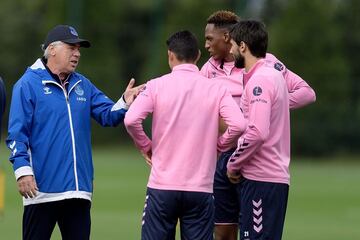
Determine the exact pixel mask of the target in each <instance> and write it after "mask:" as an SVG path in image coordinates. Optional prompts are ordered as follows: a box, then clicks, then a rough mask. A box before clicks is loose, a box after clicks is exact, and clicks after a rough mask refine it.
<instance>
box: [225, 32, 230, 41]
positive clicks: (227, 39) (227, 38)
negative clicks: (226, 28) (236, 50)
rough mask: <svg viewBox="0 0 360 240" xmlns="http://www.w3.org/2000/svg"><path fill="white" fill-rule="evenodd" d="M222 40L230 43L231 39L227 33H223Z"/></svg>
mask: <svg viewBox="0 0 360 240" xmlns="http://www.w3.org/2000/svg"><path fill="white" fill-rule="evenodd" d="M224 40H225V42H230V40H231V38H230V34H229V32H224Z"/></svg>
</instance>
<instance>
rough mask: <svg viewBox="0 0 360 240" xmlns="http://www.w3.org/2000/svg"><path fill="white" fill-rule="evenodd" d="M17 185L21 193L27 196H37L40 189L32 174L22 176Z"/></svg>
mask: <svg viewBox="0 0 360 240" xmlns="http://www.w3.org/2000/svg"><path fill="white" fill-rule="evenodd" d="M17 185H18V190H19V193H20V195H21V196H24V197H25V198H34V197H36V194H37V191H38V190H39V189H38V187H37V186H36V182H35V179H34V176H32V175H28V176H22V177H20V178H19V179H18V180H17Z"/></svg>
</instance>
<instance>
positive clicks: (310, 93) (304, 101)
mask: <svg viewBox="0 0 360 240" xmlns="http://www.w3.org/2000/svg"><path fill="white" fill-rule="evenodd" d="M265 60H266V62H267V63H268V64H269V65H270V66H271V65H272V66H273V68H275V69H276V70H278V71H280V72H281V73H282V74H283V76H284V78H285V81H286V85H287V88H288V92H289V100H290V101H289V106H290V109H296V108H300V107H303V106H306V105H308V104H310V103H312V102H315V100H316V96H315V92H314V90H313V89H312V88H311V87H310V86H309V85H308V84H307V83H306V82H305V81H304V80H303V79H302V78H301V77H299V76H298V75H296V74H295V73H293V72H292V71H290V70H289V69H286V67H285V65H284V64H283V63H281V62H280V61H279V60H278V59H277V58H276V57H275V56H274V55H272V54H270V53H267V54H266V57H265ZM220 65H221V63H220V61H216V60H214V58H212V57H211V58H210V59H209V60H208V61H207V62H206V63H205V64H204V66H203V67H202V68H201V73H202V74H203V75H204V76H205V77H207V78H214V79H216V80H218V81H219V82H221V84H223V85H224V86H226V87H227V88H228V89H229V91H230V93H231V95H232V96H233V97H234V100H235V101H236V102H237V103H238V104H240V97H241V94H242V91H243V80H242V78H243V77H242V71H241V70H242V69H239V68H236V67H235V66H234V62H225V63H224V64H223V68H221V66H220Z"/></svg>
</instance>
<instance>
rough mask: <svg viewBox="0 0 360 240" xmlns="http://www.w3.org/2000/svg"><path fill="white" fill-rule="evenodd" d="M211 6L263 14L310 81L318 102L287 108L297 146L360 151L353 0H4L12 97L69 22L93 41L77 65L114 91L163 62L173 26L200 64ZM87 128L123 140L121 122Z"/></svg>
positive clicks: (310, 150)
mask: <svg viewBox="0 0 360 240" xmlns="http://www.w3.org/2000/svg"><path fill="white" fill-rule="evenodd" d="M217 10H231V11H234V12H236V13H237V14H239V15H240V16H241V17H243V18H261V19H263V20H264V21H265V23H266V25H267V26H268V30H269V32H270V51H271V52H272V53H274V54H275V55H276V56H277V57H278V58H279V59H280V60H281V61H283V62H284V63H285V64H286V65H287V67H288V68H289V69H291V70H293V71H294V72H296V73H298V74H299V75H301V76H302V77H303V78H304V79H305V80H306V81H307V82H308V83H309V84H310V85H311V86H312V87H313V88H314V89H315V91H316V93H317V102H316V103H315V104H314V105H312V106H309V107H306V108H304V109H301V110H297V111H293V112H292V138H293V139H292V140H293V144H292V149H293V152H294V153H295V154H333V153H335V152H341V151H346V152H351V151H356V152H359V151H360V150H359V148H358V147H357V145H358V144H357V143H358V140H359V135H360V128H359V126H358V122H359V120H360V93H359V91H360V81H359V80H358V79H359V78H360V68H358V67H357V59H359V57H360V56H359V54H360V32H359V31H357V29H359V27H360V15H359V14H358V13H359V12H360V1H357V0H342V1H339V0H330V1H322V0H293V1H287V0H267V1H265V0H241V1H239V0H199V1H193V0H180V1H179V0H152V1H149V0H135V1H125V0H120V1H119V0H104V1H96V0H86V1H84V0H77V1H75V2H74V1H70V0H67V1H63V0H52V1H46V0H32V1H25V0H1V2H0V29H1V38H0V45H1V46H2V49H1V55H0V56H1V58H0V75H2V76H3V77H4V79H6V86H7V88H8V89H7V90H8V93H9V94H8V97H10V96H11V90H10V88H11V87H12V85H13V84H14V82H15V81H17V79H18V78H19V77H20V76H21V75H22V74H23V72H24V71H25V68H26V67H27V66H29V65H31V64H32V63H33V62H34V61H35V59H36V58H37V57H40V56H41V55H42V51H41V50H40V44H41V43H42V42H43V40H44V38H45V35H46V33H47V32H48V30H49V29H51V28H52V27H54V26H55V25H57V24H70V25H74V26H75V27H76V28H77V29H78V31H79V34H80V36H81V37H84V38H86V39H88V40H90V41H91V43H92V47H91V48H90V49H83V50H82V51H81V54H82V58H81V61H80V65H79V67H78V70H79V72H81V73H84V74H85V75H86V76H87V77H89V78H90V80H92V81H93V82H94V83H95V84H96V86H97V87H98V88H99V89H101V90H103V91H104V92H105V93H106V94H108V95H109V97H111V98H112V99H114V100H117V99H118V98H119V96H120V95H121V94H122V92H123V90H124V88H125V86H126V84H127V82H128V80H129V79H130V78H131V77H135V78H136V80H137V81H138V83H143V82H146V81H148V80H149V79H151V78H154V77H157V76H159V75H161V74H164V73H167V72H169V71H170V70H169V67H168V63H167V54H166V44H165V41H166V39H167V38H168V37H169V36H170V35H171V34H172V33H174V32H176V31H179V30H183V29H188V30H190V31H192V32H194V33H195V34H196V36H197V37H198V40H199V43H200V47H201V51H202V57H201V59H200V61H199V66H201V65H202V64H203V63H204V62H205V61H206V60H207V59H208V57H209V55H208V53H207V51H206V50H205V49H204V47H203V46H204V27H205V25H206V19H207V17H208V16H209V15H210V14H211V13H213V12H215V11H217ZM8 102H9V101H8ZM5 124H6V123H4V125H5ZM93 128H94V131H93V133H94V141H95V142H96V143H99V142H100V143H103V144H108V143H114V141H115V144H118V141H121V142H124V141H128V140H129V138H127V137H122V136H127V134H126V133H125V130H124V128H123V127H120V128H117V129H116V130H114V129H111V128H109V129H104V128H101V127H99V126H98V125H97V124H95V125H94V127H93Z"/></svg>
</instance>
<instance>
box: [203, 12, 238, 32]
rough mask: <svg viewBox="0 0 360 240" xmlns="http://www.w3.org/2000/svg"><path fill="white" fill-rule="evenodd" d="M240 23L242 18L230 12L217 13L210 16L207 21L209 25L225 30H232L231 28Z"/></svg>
mask: <svg viewBox="0 0 360 240" xmlns="http://www.w3.org/2000/svg"><path fill="white" fill-rule="evenodd" d="M239 21H240V17H239V16H238V15H236V14H235V13H233V12H230V11H225V10H221V11H217V12H214V13H213V14H211V15H210V17H208V19H207V23H208V24H214V26H215V27H218V28H225V29H227V30H229V31H230V30H231V28H232V27H233V26H234V25H235V24H236V23H238V22H239Z"/></svg>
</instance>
